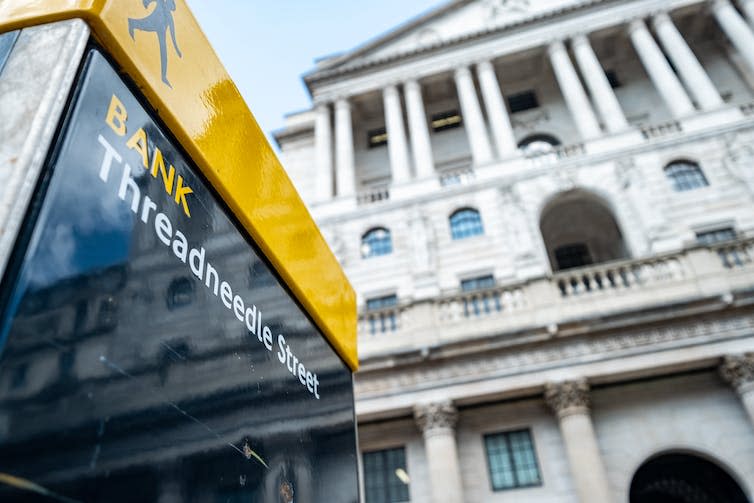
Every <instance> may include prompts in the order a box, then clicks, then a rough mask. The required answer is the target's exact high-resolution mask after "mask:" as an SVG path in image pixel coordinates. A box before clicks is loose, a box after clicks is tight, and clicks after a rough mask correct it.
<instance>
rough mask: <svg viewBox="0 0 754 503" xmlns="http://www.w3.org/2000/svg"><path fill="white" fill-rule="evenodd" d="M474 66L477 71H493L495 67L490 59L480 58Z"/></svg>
mask: <svg viewBox="0 0 754 503" xmlns="http://www.w3.org/2000/svg"><path fill="white" fill-rule="evenodd" d="M476 68H477V71H479V72H489V71H490V70H492V71H495V67H494V66H493V65H492V60H490V59H482V60H479V61H477V62H476Z"/></svg>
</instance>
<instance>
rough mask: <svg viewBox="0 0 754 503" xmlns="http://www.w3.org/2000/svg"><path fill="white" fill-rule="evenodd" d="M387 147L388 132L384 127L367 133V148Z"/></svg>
mask: <svg viewBox="0 0 754 503" xmlns="http://www.w3.org/2000/svg"><path fill="white" fill-rule="evenodd" d="M382 145H387V131H386V130H385V128H384V127H381V128H378V129H372V130H371V131H369V132H368V133H367V146H368V147H369V148H375V147H380V146H382Z"/></svg>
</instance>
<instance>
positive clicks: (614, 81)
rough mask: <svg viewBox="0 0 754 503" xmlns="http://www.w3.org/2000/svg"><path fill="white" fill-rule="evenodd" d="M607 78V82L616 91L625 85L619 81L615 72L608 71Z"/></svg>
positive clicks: (606, 72)
mask: <svg viewBox="0 0 754 503" xmlns="http://www.w3.org/2000/svg"><path fill="white" fill-rule="evenodd" d="M605 77H607V81H608V82H609V83H610V87H612V88H613V89H616V88H618V87H620V86H622V85H623V84H622V83H621V81H620V80H618V75H617V74H616V73H615V70H606V71H605Z"/></svg>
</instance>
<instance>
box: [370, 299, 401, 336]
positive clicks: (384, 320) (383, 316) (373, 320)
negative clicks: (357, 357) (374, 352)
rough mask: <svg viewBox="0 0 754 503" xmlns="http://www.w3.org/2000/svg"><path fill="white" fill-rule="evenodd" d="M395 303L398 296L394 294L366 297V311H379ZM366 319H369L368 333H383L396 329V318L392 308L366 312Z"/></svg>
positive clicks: (395, 304) (396, 303)
mask: <svg viewBox="0 0 754 503" xmlns="http://www.w3.org/2000/svg"><path fill="white" fill-rule="evenodd" d="M397 305H398V296H397V295H395V294H393V295H385V296H383V297H375V298H373V299H367V311H380V310H382V309H389V308H391V307H395V306H397ZM367 320H369V334H370V335H375V334H377V333H382V334H384V333H385V332H395V331H396V330H398V319H397V318H396V315H395V311H394V310H389V311H384V312H381V313H373V314H367Z"/></svg>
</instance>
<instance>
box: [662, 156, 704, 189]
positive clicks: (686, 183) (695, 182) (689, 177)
mask: <svg viewBox="0 0 754 503" xmlns="http://www.w3.org/2000/svg"><path fill="white" fill-rule="evenodd" d="M665 176H667V177H668V179H669V180H670V183H671V184H672V185H673V190H675V191H676V192H684V191H686V190H693V189H698V188H700V187H706V186H707V185H709V183H708V182H707V178H705V176H704V172H702V168H700V167H699V165H698V164H697V163H695V162H691V161H673V162H671V163H670V164H668V165H667V166H665Z"/></svg>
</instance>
